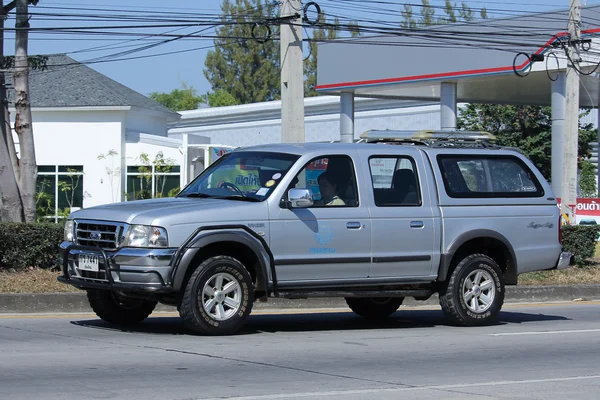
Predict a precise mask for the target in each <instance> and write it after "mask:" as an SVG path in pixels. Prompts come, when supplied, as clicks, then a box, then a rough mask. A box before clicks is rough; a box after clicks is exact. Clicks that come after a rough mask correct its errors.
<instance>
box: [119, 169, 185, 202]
mask: <svg viewBox="0 0 600 400" xmlns="http://www.w3.org/2000/svg"><path fill="white" fill-rule="evenodd" d="M179 175H180V167H179V166H177V165H134V166H128V167H127V189H126V193H127V200H142V199H153V198H160V197H173V196H175V195H176V194H177V193H178V192H179Z"/></svg>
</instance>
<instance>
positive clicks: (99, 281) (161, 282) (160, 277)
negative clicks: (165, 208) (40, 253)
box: [58, 242, 177, 293]
mask: <svg viewBox="0 0 600 400" xmlns="http://www.w3.org/2000/svg"><path fill="white" fill-rule="evenodd" d="M60 249H61V256H62V259H61V260H60V261H61V266H62V272H63V275H62V276H60V277H59V278H58V280H59V281H60V282H63V283H67V284H70V285H73V286H75V287H78V288H80V289H109V290H119V291H133V292H149V293H169V292H172V291H173V290H172V286H171V282H170V279H169V276H170V272H171V268H172V265H173V259H174V256H175V254H176V252H177V249H142V248H122V249H118V250H115V251H106V250H103V249H101V248H98V247H89V246H79V245H76V244H73V243H71V242H63V243H61V245H60ZM80 254H91V255H96V256H98V259H99V262H98V271H97V272H92V271H85V270H81V269H79V255H80Z"/></svg>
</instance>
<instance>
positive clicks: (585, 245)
mask: <svg viewBox="0 0 600 400" xmlns="http://www.w3.org/2000/svg"><path fill="white" fill-rule="evenodd" d="M598 232H600V226H581V225H565V226H563V227H562V237H563V239H562V245H563V249H564V250H566V251H570V252H571V253H573V254H574V255H575V263H576V264H577V265H580V266H581V265H585V264H586V263H587V262H588V260H589V259H590V258H592V257H594V253H595V251H596V239H597V238H598Z"/></svg>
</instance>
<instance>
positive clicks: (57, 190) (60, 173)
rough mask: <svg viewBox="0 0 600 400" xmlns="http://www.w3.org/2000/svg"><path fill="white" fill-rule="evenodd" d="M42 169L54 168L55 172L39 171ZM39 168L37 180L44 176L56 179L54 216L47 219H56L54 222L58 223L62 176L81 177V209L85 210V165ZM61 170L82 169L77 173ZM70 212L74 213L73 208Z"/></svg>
mask: <svg viewBox="0 0 600 400" xmlns="http://www.w3.org/2000/svg"><path fill="white" fill-rule="evenodd" d="M40 167H45V168H48V169H49V168H54V171H42V172H40V171H39V168H40ZM37 168H38V173H37V178H39V177H42V176H51V177H53V178H54V215H47V216H45V217H48V219H50V218H54V222H55V223H58V218H59V216H58V210H59V207H58V202H59V199H58V198H59V196H60V187H59V185H58V183H59V178H60V177H62V176H70V175H79V176H80V179H81V181H80V185H81V193H82V196H81V206H80V207H79V208H83V201H84V200H85V190H84V187H83V185H84V181H83V178H84V175H85V172H84V166H83V165H59V164H54V165H39V166H37ZM61 168H64V169H67V168H78V169H79V168H81V171H76V172H69V171H61ZM37 178H36V194H37V193H38V192H37ZM73 207H77V206H73ZM73 207H71V210H70V212H72V211H73V210H72V208H73Z"/></svg>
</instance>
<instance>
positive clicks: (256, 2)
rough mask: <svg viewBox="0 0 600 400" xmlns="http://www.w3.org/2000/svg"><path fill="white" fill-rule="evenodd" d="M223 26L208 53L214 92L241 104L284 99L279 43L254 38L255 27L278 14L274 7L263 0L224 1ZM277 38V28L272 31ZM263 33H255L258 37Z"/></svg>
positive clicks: (208, 76)
mask: <svg viewBox="0 0 600 400" xmlns="http://www.w3.org/2000/svg"><path fill="white" fill-rule="evenodd" d="M221 10H222V16H221V23H222V25H221V26H220V27H219V28H218V29H217V38H215V40H214V44H215V49H214V50H211V51H209V52H208V55H207V56H206V60H205V62H204V66H205V69H204V76H205V77H206V79H207V80H208V82H210V84H211V87H212V90H213V91H214V92H218V91H219V90H224V91H225V92H227V93H229V94H230V95H231V96H232V97H233V98H234V99H235V101H236V103H237V104H248V103H255V102H261V101H269V100H275V99H278V98H279V97H280V75H279V42H278V41H275V40H267V41H266V42H265V43H259V42H258V41H256V40H254V39H253V38H252V28H253V26H254V23H255V22H257V21H261V20H263V19H265V18H267V17H269V16H271V15H272V14H273V12H274V3H273V2H268V3H265V2H263V1H262V0H223V3H222V4H221ZM271 29H272V30H273V32H272V33H273V35H274V36H275V35H276V34H277V30H278V29H277V28H276V27H271ZM261 31H262V30H261V29H255V35H260V34H261V33H260V32H261Z"/></svg>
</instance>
